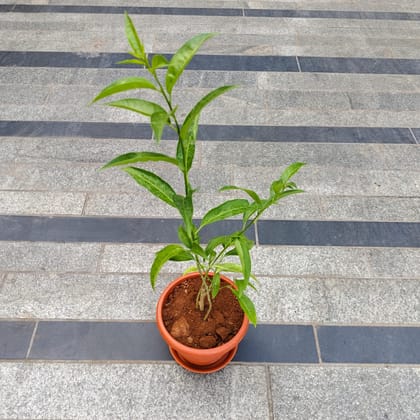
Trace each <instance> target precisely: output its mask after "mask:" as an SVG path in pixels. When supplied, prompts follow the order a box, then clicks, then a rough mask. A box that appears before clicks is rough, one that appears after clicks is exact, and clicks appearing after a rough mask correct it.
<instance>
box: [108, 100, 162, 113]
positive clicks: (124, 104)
mask: <svg viewBox="0 0 420 420" xmlns="http://www.w3.org/2000/svg"><path fill="white" fill-rule="evenodd" d="M105 105H108V106H114V107H116V108H123V109H127V110H129V111H133V112H137V113H139V114H142V115H146V116H147V117H150V116H152V115H153V114H154V113H155V112H166V111H165V110H164V109H163V108H162V107H161V106H160V105H158V104H155V103H154V102H149V101H145V100H143V99H136V98H128V99H121V100H119V101H114V102H107V103H105Z"/></svg>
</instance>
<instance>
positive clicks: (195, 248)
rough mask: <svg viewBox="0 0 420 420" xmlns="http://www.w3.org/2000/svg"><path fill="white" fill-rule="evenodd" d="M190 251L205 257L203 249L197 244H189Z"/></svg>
mask: <svg viewBox="0 0 420 420" xmlns="http://www.w3.org/2000/svg"><path fill="white" fill-rule="evenodd" d="M191 251H192V252H193V253H194V254H195V255H199V256H200V257H202V258H206V257H207V255H206V253H205V251H204V249H203V248H202V247H201V246H200V245H198V244H192V246H191Z"/></svg>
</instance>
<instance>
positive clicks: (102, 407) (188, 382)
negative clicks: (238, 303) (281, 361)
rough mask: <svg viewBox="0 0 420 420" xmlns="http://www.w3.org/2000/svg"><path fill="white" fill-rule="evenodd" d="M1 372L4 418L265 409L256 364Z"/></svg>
mask: <svg viewBox="0 0 420 420" xmlns="http://www.w3.org/2000/svg"><path fill="white" fill-rule="evenodd" d="M0 371H1V375H0V389H1V391H2V392H1V395H2V398H1V399H2V404H0V416H1V417H3V418H13V417H15V418H25V417H26V418H28V417H30V418H38V419H41V418H44V419H45V418H98V419H105V418H114V419H115V418H138V419H150V418H155V419H158V418H162V419H163V418H179V419H181V418H182V419H191V420H192V419H196V418H198V417H202V418H207V419H219V418H221V417H223V418H230V419H232V420H233V419H237V418H241V419H249V420H250V419H261V420H263V419H266V418H267V417H268V412H269V403H268V397H267V385H266V378H265V368H264V367H262V366H240V365H239V366H235V365H233V366H230V367H228V368H226V369H224V370H223V371H221V372H218V373H216V374H214V375H204V376H203V375H196V374H193V373H189V372H186V371H184V370H183V369H182V368H180V367H178V366H175V365H174V364H172V363H171V364H161V365H156V364H149V365H148V364H116V365H112V364H75V363H65V364H57V363H51V364H44V363H24V364H23V363H8V364H2V365H0ZM164 389H166V391H163V390H164ZM226 390H229V392H226ZM162 393H163V394H164V396H162ZM249 395H252V398H248V397H247V396H249ZM226 413H228V416H229V417H226Z"/></svg>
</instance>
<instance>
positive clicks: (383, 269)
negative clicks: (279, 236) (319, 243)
mask: <svg viewBox="0 0 420 420" xmlns="http://www.w3.org/2000/svg"><path fill="white" fill-rule="evenodd" d="M253 256H254V259H253V263H254V272H255V274H257V275H260V276H265V275H268V276H273V275H275V276H315V277H319V276H321V277H344V278H395V279H398V278H407V279H418V277H419V273H420V264H419V262H418V261H419V260H420V258H419V257H420V251H419V250H418V249H408V248H389V249H382V248H340V247H318V248H317V247H269V246H264V247H262V246H260V247H257V248H255V249H254V250H253Z"/></svg>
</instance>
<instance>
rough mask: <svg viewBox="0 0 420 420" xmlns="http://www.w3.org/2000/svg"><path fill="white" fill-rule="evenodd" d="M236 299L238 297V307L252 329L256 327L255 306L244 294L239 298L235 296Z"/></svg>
mask: <svg viewBox="0 0 420 420" xmlns="http://www.w3.org/2000/svg"><path fill="white" fill-rule="evenodd" d="M237 297H238V302H239V305H241V308H242V310H243V311H244V312H245V314H246V316H247V317H248V319H249V321H250V322H251V324H252V325H254V327H256V326H257V312H256V310H255V306H254V304H253V302H252V300H251V299H250V298H249V297H248V296H247V295H245V294H242V295H241V296H237Z"/></svg>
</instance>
